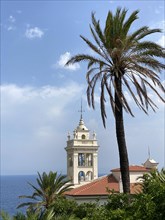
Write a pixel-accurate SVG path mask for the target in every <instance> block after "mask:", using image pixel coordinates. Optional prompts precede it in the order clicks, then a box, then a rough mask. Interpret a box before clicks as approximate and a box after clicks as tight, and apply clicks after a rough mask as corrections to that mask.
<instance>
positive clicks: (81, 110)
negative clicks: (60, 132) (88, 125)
mask: <svg viewBox="0 0 165 220" xmlns="http://www.w3.org/2000/svg"><path fill="white" fill-rule="evenodd" d="M79 112H81V114H80V120H82V119H83V117H82V116H83V115H82V113H83V112H85V111H84V110H83V107H82V98H81V109H80V111H79Z"/></svg>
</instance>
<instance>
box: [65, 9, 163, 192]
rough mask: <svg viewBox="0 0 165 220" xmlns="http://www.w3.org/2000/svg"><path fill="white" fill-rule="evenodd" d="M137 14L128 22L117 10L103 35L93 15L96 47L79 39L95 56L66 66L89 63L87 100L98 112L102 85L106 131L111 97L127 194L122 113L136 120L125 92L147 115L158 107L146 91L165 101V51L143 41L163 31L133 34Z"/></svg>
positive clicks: (145, 30)
mask: <svg viewBox="0 0 165 220" xmlns="http://www.w3.org/2000/svg"><path fill="white" fill-rule="evenodd" d="M138 13H139V11H138V10H137V11H134V12H133V13H132V14H131V15H130V16H129V17H128V18H126V15H127V10H126V9H123V10H122V9H121V8H117V10H116V13H115V14H114V15H113V14H112V12H111V11H109V12H108V15H107V19H106V24H105V28H104V31H102V29H101V27H100V22H99V20H98V21H97V20H96V19H95V15H94V13H92V25H90V31H91V33H92V36H93V38H94V42H95V43H92V42H91V41H89V40H88V39H87V38H85V37H83V36H80V37H81V38H82V39H83V41H85V43H86V44H87V45H88V46H89V47H90V49H92V50H93V51H94V53H95V55H96V56H93V55H90V54H78V55H76V56H73V57H72V58H71V59H70V60H69V61H68V62H67V63H66V65H70V64H74V63H77V62H81V61H87V62H88V66H87V73H86V79H87V82H88V87H87V98H88V104H89V106H92V107H93V109H94V108H95V103H94V92H95V88H96V84H97V83H98V82H100V85H101V92H100V109H101V116H102V120H103V125H104V127H106V123H105V120H106V110H105V102H106V97H105V91H106V92H107V94H108V96H109V100H110V105H111V108H112V110H113V113H114V118H115V126H116V137H117V143H118V150H119V157H120V170H121V177H122V183H123V191H124V193H129V192H130V179H129V161H128V153H127V147H126V141H125V131H124V120H123V110H125V111H126V112H127V113H129V114H130V115H131V116H134V115H133V112H132V110H131V108H130V106H129V103H128V101H127V98H126V95H125V92H124V91H127V92H129V93H130V94H131V96H132V98H133V100H134V101H135V103H136V104H137V105H138V107H139V108H140V109H142V110H143V111H144V112H145V113H146V114H147V112H148V108H149V107H150V108H151V109H152V110H153V111H155V109H156V107H157V106H156V104H155V103H154V102H153V101H152V99H151V97H150V96H149V94H148V92H147V89H148V88H149V89H151V90H153V91H154V93H156V95H157V96H158V97H159V98H160V99H161V100H162V101H164V100H163V98H162V96H161V95H160V94H159V92H158V89H157V88H159V89H160V91H161V92H165V89H164V88H163V86H162V84H161V81H160V79H159V76H158V73H160V72H161V70H163V69H164V68H165V65H164V64H163V63H161V59H160V58H164V57H165V53H164V49H163V48H162V47H161V46H159V45H158V44H157V43H154V42H152V41H144V40H143V38H144V37H146V36H148V35H150V34H152V33H157V32H161V30H160V29H149V27H147V26H143V27H141V28H139V29H138V30H136V31H134V32H133V33H130V28H131V25H132V24H133V22H134V21H135V20H137V19H138ZM142 40H143V41H142ZM159 59H160V60H159ZM156 86H157V88H156ZM135 93H136V95H135Z"/></svg>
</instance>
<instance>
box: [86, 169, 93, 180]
mask: <svg viewBox="0 0 165 220" xmlns="http://www.w3.org/2000/svg"><path fill="white" fill-rule="evenodd" d="M85 179H86V181H91V180H92V179H93V173H92V172H91V171H88V172H87V173H86V178H85Z"/></svg>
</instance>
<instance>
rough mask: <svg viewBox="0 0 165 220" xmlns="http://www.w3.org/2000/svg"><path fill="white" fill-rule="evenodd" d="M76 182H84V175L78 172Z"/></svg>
mask: <svg viewBox="0 0 165 220" xmlns="http://www.w3.org/2000/svg"><path fill="white" fill-rule="evenodd" d="M78 180H79V182H83V181H85V173H84V172H83V171H80V172H79V173H78Z"/></svg>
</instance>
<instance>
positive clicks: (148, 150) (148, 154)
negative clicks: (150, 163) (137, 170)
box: [148, 146, 150, 159]
mask: <svg viewBox="0 0 165 220" xmlns="http://www.w3.org/2000/svg"><path fill="white" fill-rule="evenodd" d="M148 159H150V147H149V146H148Z"/></svg>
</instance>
